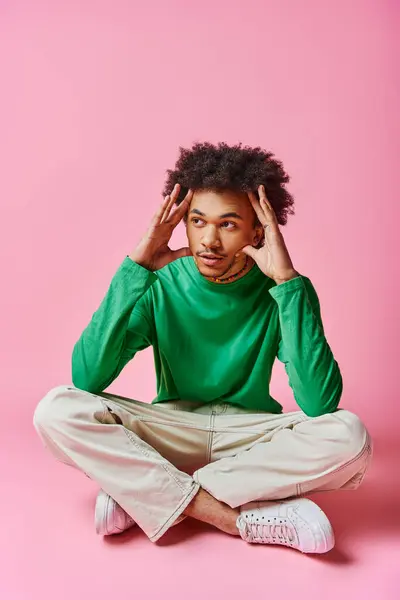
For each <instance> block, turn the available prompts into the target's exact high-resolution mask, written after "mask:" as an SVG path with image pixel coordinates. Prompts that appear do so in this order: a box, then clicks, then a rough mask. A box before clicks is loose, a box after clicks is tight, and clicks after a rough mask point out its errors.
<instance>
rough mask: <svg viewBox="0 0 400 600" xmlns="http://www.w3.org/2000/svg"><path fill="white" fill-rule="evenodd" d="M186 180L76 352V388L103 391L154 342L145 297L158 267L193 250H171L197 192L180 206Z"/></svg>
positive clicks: (165, 202) (124, 270)
mask: <svg viewBox="0 0 400 600" xmlns="http://www.w3.org/2000/svg"><path fill="white" fill-rule="evenodd" d="M179 193H180V185H179V184H176V185H175V186H174V189H173V191H172V193H171V195H168V196H166V197H165V198H164V200H163V202H162V204H161V206H160V207H159V209H158V210H157V212H156V214H155V215H154V217H153V219H152V221H151V223H150V227H149V229H148V230H147V232H146V234H145V235H144V237H143V238H142V239H141V241H140V242H139V244H138V245H137V246H136V248H135V249H134V251H133V252H132V254H130V255H129V257H126V258H125V260H124V261H123V263H122V264H121V266H120V268H119V269H118V271H117V272H116V274H115V275H114V277H113V279H112V281H111V285H110V288H109V290H108V292H107V294H106V296H105V298H104V300H103V302H102V303H101V305H100V307H99V309H98V310H97V311H96V312H95V313H94V315H93V317H92V320H91V321H90V323H89V325H88V326H87V327H86V329H85V330H84V332H83V333H82V335H81V337H80V338H79V340H78V342H77V343H76V344H75V347H74V351H73V353H72V381H73V383H74V385H76V387H78V388H81V389H82V390H87V391H88V392H93V393H96V392H97V393H99V392H102V391H103V390H104V389H106V388H107V387H108V386H109V385H110V384H111V383H112V382H113V381H114V379H116V377H118V375H119V374H120V372H121V371H122V369H123V368H124V366H125V365H126V364H127V362H128V361H130V360H131V359H132V358H133V357H134V356H135V354H136V352H138V351H139V350H143V349H144V348H147V347H148V346H150V345H151V343H152V340H151V331H152V323H151V319H150V318H149V317H148V316H146V312H145V309H144V308H143V303H142V302H140V299H141V298H142V296H143V295H144V294H145V293H146V291H147V290H148V288H149V287H150V286H151V285H152V284H153V283H154V282H155V281H156V280H157V275H155V274H154V273H153V271H157V270H158V269H161V268H162V267H163V266H165V265H167V264H168V263H170V262H171V261H173V260H176V259H177V258H181V257H182V256H188V255H190V250H189V248H180V249H179V250H171V249H170V247H169V245H168V244H169V241H170V239H171V235H172V233H173V231H174V229H175V227H176V226H177V225H178V223H180V221H181V220H182V219H183V217H184V215H185V214H186V212H187V209H188V207H189V204H190V202H191V199H192V197H193V191H192V190H189V191H188V193H187V194H186V196H185V198H184V200H183V201H182V202H181V203H180V205H179V206H178V207H177V208H176V209H175V210H172V207H173V205H174V204H175V203H176V202H177V201H178V197H179Z"/></svg>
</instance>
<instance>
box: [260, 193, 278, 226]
mask: <svg viewBox="0 0 400 600" xmlns="http://www.w3.org/2000/svg"><path fill="white" fill-rule="evenodd" d="M258 195H259V196H260V204H261V208H262V209H263V210H264V213H265V214H266V215H267V216H268V217H269V218H270V219H271V218H272V220H274V221H275V220H276V215H275V211H274V209H273V208H272V205H271V203H270V201H269V200H268V198H267V194H266V192H265V186H263V185H260V186H259V187H258Z"/></svg>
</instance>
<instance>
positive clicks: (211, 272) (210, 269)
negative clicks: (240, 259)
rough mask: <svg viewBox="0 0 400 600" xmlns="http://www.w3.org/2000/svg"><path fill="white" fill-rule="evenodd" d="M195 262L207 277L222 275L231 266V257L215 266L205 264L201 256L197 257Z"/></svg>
mask: <svg viewBox="0 0 400 600" xmlns="http://www.w3.org/2000/svg"><path fill="white" fill-rule="evenodd" d="M195 262H196V265H197V268H198V270H199V272H200V273H201V274H202V275H204V276H205V277H222V276H223V275H224V273H226V272H227V270H229V269H230V268H231V266H230V265H231V262H230V261H229V258H224V259H223V260H221V262H220V263H219V264H216V265H213V266H210V265H206V264H204V262H203V261H202V260H201V258H200V257H195Z"/></svg>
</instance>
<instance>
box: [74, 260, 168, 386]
mask: <svg viewBox="0 0 400 600" xmlns="http://www.w3.org/2000/svg"><path fill="white" fill-rule="evenodd" d="M156 280H157V276H156V275H155V274H154V273H152V272H151V271H148V270H147V269H145V268H143V267H141V266H140V265H138V264H136V263H134V262H133V261H132V260H131V259H130V258H128V257H127V258H125V259H124V261H123V262H122V264H121V266H120V267H119V269H118V271H117V272H116V274H115V275H114V277H113V279H112V281H111V285H110V287H109V289H108V291H107V293H106V295H105V297H104V299H103V301H102V303H101V305H100V307H99V308H98V310H97V311H96V312H95V313H94V315H93V317H92V319H91V321H90V323H89V325H88V326H87V327H86V329H85V330H84V331H83V333H82V335H81V337H80V338H79V340H78V341H77V343H76V344H75V347H74V350H73V353H72V381H73V383H74V385H75V386H76V387H78V388H80V389H82V390H86V391H88V392H92V393H99V392H102V391H103V390H104V389H106V388H107V387H108V386H109V385H110V384H111V383H112V382H113V381H114V379H116V378H117V377H118V375H119V374H120V372H121V371H122V369H123V368H124V366H125V365H126V364H127V363H128V362H129V361H130V360H131V359H132V358H133V357H134V355H135V354H136V352H138V351H139V350H143V349H144V348H147V347H148V346H150V345H151V323H150V321H149V319H148V317H146V315H145V314H144V313H143V312H142V310H141V309H140V308H139V307H138V306H137V303H138V301H139V300H140V298H141V297H142V296H143V295H144V294H145V292H146V291H147V290H148V288H149V287H150V286H151V285H152V284H153V283H154V281H156Z"/></svg>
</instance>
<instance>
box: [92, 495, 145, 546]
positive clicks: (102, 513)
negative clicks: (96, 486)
mask: <svg viewBox="0 0 400 600" xmlns="http://www.w3.org/2000/svg"><path fill="white" fill-rule="evenodd" d="M94 521H95V526H96V533H98V534H99V535H114V534H116V533H121V532H122V531H125V530H126V529H130V528H131V527H133V526H134V525H136V523H135V521H134V520H133V519H132V517H130V516H129V515H128V513H127V512H125V511H124V509H123V508H121V507H120V505H119V504H117V503H116V502H115V500H114V499H113V498H111V496H109V495H108V494H106V492H104V491H103V490H100V492H99V494H98V496H97V500H96V508H95V511H94Z"/></svg>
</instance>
